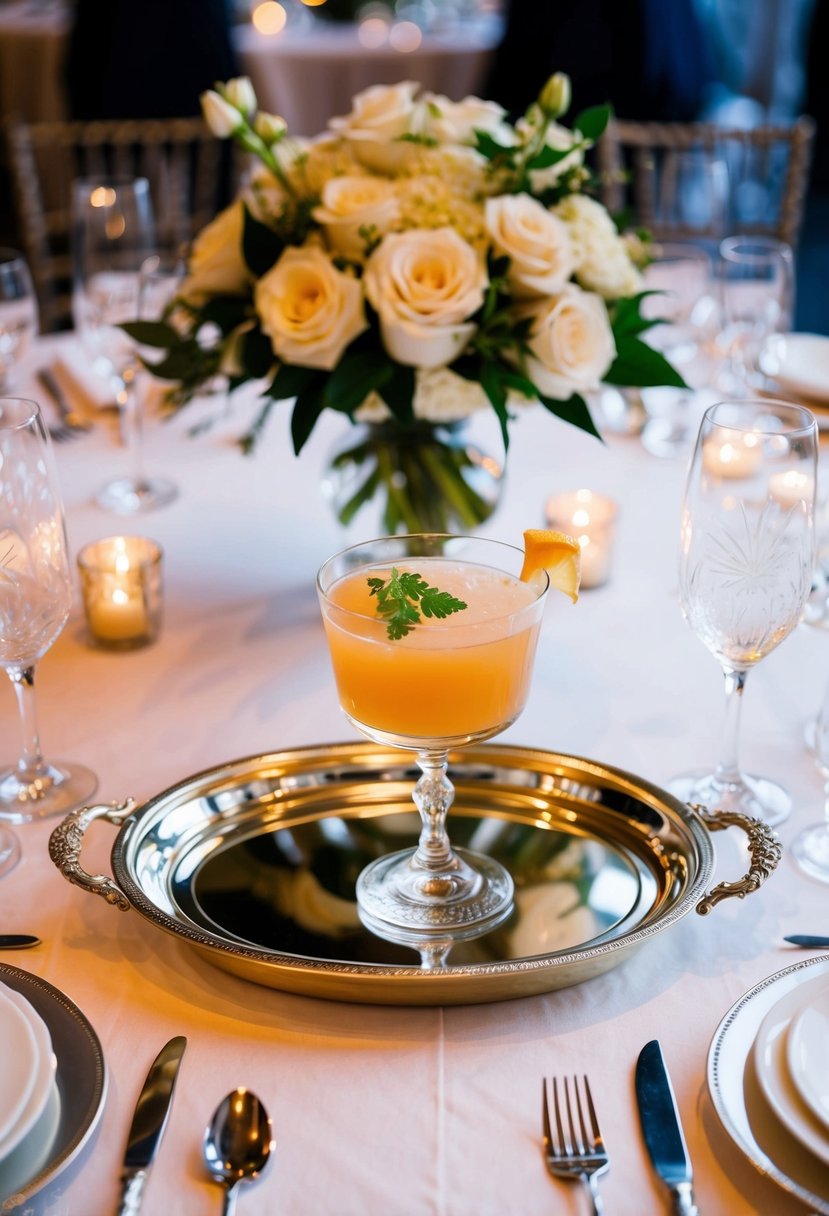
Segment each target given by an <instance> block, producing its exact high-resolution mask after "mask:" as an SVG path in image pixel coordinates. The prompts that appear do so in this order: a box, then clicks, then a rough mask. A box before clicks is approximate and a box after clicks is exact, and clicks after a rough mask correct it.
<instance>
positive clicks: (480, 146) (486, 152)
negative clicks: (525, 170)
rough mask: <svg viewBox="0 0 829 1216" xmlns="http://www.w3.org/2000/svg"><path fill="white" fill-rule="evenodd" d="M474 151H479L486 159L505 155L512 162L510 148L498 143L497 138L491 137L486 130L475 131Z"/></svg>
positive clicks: (495, 158) (512, 154) (494, 158)
mask: <svg viewBox="0 0 829 1216" xmlns="http://www.w3.org/2000/svg"><path fill="white" fill-rule="evenodd" d="M475 151H476V152H480V154H481V156H484V157H486V159H487V160H497V159H498V158H499V157H505V158H506V159H508V160H509V161H510V162H512V159H513V156H514V153H513V150H512V148H506V147H504V145H503V144H499V143H498V140H497V139H493V138H492V136H491V135H489V134H488V133H487V132H486V131H476V132H475Z"/></svg>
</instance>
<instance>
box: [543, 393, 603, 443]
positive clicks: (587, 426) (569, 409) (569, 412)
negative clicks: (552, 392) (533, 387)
mask: <svg viewBox="0 0 829 1216" xmlns="http://www.w3.org/2000/svg"><path fill="white" fill-rule="evenodd" d="M538 400H539V401H540V402H541V404H542V405H543V406H544V408H545V410H549V411H550V413H551V414H555V416H556V417H557V418H561V419H563V420H564V422H569V423H571V424H572V425H573V426H577V427H579V429H580V430H582V431H587V433H588V434H589V435H595V436H596V438H597V439H601V438H602V437H601V435H600V434H599V432H598V431H597V430H596V424H595V422H594V421H593V416H592V415H591V413H590V410H589V408H588V405H587V402H586V401H585V399H584V397H582V396H580V394H579V393H573V396H572V397H570V398H568V400H567V401H555V400H554V399H553V398H552V397H544V396H542V395H541V393H539V394H538Z"/></svg>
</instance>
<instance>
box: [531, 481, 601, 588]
mask: <svg viewBox="0 0 829 1216" xmlns="http://www.w3.org/2000/svg"><path fill="white" fill-rule="evenodd" d="M618 514H619V507H618V505H617V504H616V503H615V502H614V501H613V499H612V498H604V497H603V496H602V495H601V494H594V493H593V491H592V490H569V491H567V492H566V493H562V494H554V495H553V496H552V497H551V498H548V499H547V507H546V515H547V523H548V524H549V526H550V527H551V528H555V529H556V531H557V532H565V533H566V534H567V535H568V536H572V537H573V538H574V540H577V541H578V542H579V547H580V548H581V586H582V588H584V589H585V590H587V589H588V588H590V587H601V585H602V584H603V583H606V582H607V579H608V577H609V575H610V567H611V562H612V558H613V543H614V540H615V538H616V518H617V516H618Z"/></svg>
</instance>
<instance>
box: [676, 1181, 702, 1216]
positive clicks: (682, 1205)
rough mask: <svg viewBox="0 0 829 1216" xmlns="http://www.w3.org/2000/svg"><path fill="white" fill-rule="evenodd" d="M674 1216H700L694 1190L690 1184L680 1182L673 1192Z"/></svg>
mask: <svg viewBox="0 0 829 1216" xmlns="http://www.w3.org/2000/svg"><path fill="white" fill-rule="evenodd" d="M671 1198H672V1199H673V1211H674V1216H699V1208H698V1207H697V1205H696V1203H695V1202H694V1189H693V1187H692V1186H691V1183H690V1182H680V1183H679V1185H678V1186H676V1187H674V1188H673V1190H672V1191H671Z"/></svg>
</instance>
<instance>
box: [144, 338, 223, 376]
mask: <svg viewBox="0 0 829 1216" xmlns="http://www.w3.org/2000/svg"><path fill="white" fill-rule="evenodd" d="M211 363H212V360H211V359H210V354H209V352H207V351H204V350H202V348H201V347H200V346H199V344H198V342H196V341H195V340H193V339H190V340H188V341H185V342H180V343H179V345H178V346H174V347H173V349H172V350H170V351H169V352H168V353H167V355H166V356H165V358H163V359H161V360H159V362H158V363H153V364H147V366H148V367H150V368H151V370H152V373H153V375H154V376H158V377H159V379H161V380H188V379H190V378H192V377H193V376H197V375H199V373H200V372H201V369H203V368H206V367H208V366H209V365H210V364H211ZM203 374H205V375H206V374H207V373H206V372H204V373H203Z"/></svg>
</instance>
